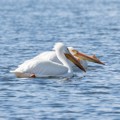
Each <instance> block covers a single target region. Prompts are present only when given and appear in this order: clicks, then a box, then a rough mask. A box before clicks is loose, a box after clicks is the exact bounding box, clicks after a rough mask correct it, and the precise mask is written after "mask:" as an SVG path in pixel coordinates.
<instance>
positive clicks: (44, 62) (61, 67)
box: [12, 43, 85, 78]
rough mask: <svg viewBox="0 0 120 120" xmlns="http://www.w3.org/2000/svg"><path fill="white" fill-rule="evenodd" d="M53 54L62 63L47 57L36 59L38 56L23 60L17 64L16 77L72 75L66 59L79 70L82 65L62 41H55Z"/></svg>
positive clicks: (82, 68)
mask: <svg viewBox="0 0 120 120" xmlns="http://www.w3.org/2000/svg"><path fill="white" fill-rule="evenodd" d="M54 49H55V55H56V56H57V59H58V60H59V61H60V62H61V63H62V64H60V63H59V62H54V61H52V60H48V59H38V56H36V57H35V58H33V59H31V60H27V61H25V62H24V63H23V64H21V65H19V66H18V68H17V69H16V70H15V71H12V72H13V73H15V75H16V76H17V77H25V78H26V77H27V78H28V77H50V76H52V77H72V76H73V70H72V66H71V64H70V62H69V61H68V59H69V60H70V61H71V62H73V63H74V64H75V65H76V66H77V67H79V68H80V69H81V70H83V71H85V69H84V67H83V66H82V65H81V64H80V63H79V62H78V61H77V60H76V59H75V58H74V57H73V56H72V55H71V54H70V52H69V51H68V49H67V47H66V46H65V45H64V44H62V43H56V44H55V46H54Z"/></svg>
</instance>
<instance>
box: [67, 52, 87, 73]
mask: <svg viewBox="0 0 120 120" xmlns="http://www.w3.org/2000/svg"><path fill="white" fill-rule="evenodd" d="M65 56H66V57H67V59H69V60H70V61H71V62H73V63H74V64H75V65H76V66H77V67H78V68H80V69H81V70H82V71H84V72H86V70H85V68H84V67H83V66H82V65H81V64H80V62H79V61H78V60H76V59H75V58H74V57H73V56H72V55H71V54H69V53H65Z"/></svg>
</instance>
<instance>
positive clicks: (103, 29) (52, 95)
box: [0, 0, 120, 120]
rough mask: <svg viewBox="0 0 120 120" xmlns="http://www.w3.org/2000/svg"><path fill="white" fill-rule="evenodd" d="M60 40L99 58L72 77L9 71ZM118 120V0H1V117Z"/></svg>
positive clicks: (6, 119) (0, 119)
mask: <svg viewBox="0 0 120 120" xmlns="http://www.w3.org/2000/svg"><path fill="white" fill-rule="evenodd" d="M58 41H61V42H63V43H65V44H66V45H67V46H73V47H75V48H76V49H77V50H79V51H81V52H84V53H87V54H90V55H93V54H96V56H97V57H98V58H99V59H100V60H102V61H103V62H105V64H106V65H105V66H102V65H98V64H93V63H89V67H88V71H87V73H86V75H85V77H82V78H81V77H80V76H81V74H82V73H81V72H77V73H75V76H74V77H73V78H71V79H69V80H64V79H59V78H46V79H43V78H36V79H21V78H16V77H15V76H14V75H13V74H11V73H10V72H9V71H10V70H14V69H15V68H16V67H17V66H18V65H19V64H21V63H22V62H23V61H25V60H27V59H30V58H32V57H34V56H36V55H38V54H39V53H41V52H44V51H48V50H51V49H52V47H53V45H54V43H56V42H58ZM26 119H27V120H83V119H84V120H120V1H119V0H94V1H93V0H73V1H72V0H1V1H0V120H26Z"/></svg>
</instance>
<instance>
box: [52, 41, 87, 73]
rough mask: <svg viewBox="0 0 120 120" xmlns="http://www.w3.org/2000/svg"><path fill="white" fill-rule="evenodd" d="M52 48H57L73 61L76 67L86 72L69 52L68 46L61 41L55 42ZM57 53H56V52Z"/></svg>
mask: <svg viewBox="0 0 120 120" xmlns="http://www.w3.org/2000/svg"><path fill="white" fill-rule="evenodd" d="M54 50H55V51H57V50H59V51H60V52H61V53H64V55H65V57H66V58H67V59H69V60H70V61H71V62H73V63H74V64H75V65H76V66H77V67H79V68H80V69H81V70H83V71H84V72H86V70H85V68H84V67H83V66H82V65H81V63H79V61H78V60H77V59H76V58H75V57H74V56H73V55H72V54H71V53H70V52H69V50H68V48H67V47H66V46H65V45H64V44H63V43H56V44H55V46H54ZM56 54H57V53H56Z"/></svg>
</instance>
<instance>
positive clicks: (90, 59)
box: [68, 47, 105, 65]
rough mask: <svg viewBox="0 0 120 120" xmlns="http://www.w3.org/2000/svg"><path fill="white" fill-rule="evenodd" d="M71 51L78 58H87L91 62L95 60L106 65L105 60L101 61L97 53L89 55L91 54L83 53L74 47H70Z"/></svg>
mask: <svg viewBox="0 0 120 120" xmlns="http://www.w3.org/2000/svg"><path fill="white" fill-rule="evenodd" d="M68 49H69V51H70V53H71V54H72V55H73V56H74V57H76V58H77V59H78V60H87V61H90V62H94V63H98V64H103V65H105V64H104V63H103V62H101V61H100V60H99V59H98V58H97V57H96V56H95V55H93V56H89V55H86V54H84V53H81V52H79V51H77V50H76V49H74V48H73V47H68Z"/></svg>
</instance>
